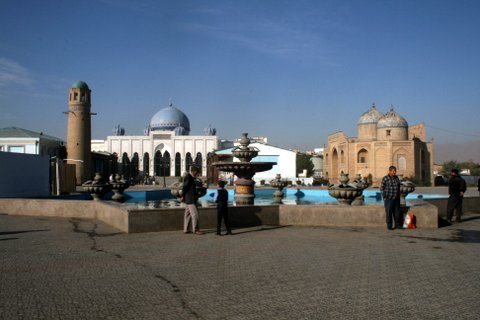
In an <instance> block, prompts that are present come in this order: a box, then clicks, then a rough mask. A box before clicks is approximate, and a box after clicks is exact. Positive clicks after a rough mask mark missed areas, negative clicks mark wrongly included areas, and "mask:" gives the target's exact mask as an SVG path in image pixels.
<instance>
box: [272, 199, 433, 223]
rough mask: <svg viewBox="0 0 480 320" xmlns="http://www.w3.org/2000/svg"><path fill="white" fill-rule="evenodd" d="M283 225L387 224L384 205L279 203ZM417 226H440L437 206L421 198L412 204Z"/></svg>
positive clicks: (280, 220) (411, 209) (280, 218)
mask: <svg viewBox="0 0 480 320" xmlns="http://www.w3.org/2000/svg"><path fill="white" fill-rule="evenodd" d="M279 211H280V212H279V222H280V225H297V226H331V227H386V222H385V220H386V219H385V208H384V207H383V205H367V206H342V205H318V206H310V205H309V206H280V209H279ZM409 212H413V214H414V215H415V217H416V224H417V228H438V213H437V208H436V207H435V206H433V205H431V204H428V203H425V202H421V201H418V203H417V204H415V205H412V206H411V207H410V210H409Z"/></svg>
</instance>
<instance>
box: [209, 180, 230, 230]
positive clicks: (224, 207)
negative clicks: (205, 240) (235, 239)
mask: <svg viewBox="0 0 480 320" xmlns="http://www.w3.org/2000/svg"><path fill="white" fill-rule="evenodd" d="M224 187H225V181H221V180H220V181H218V189H217V191H216V192H215V196H214V197H213V200H214V201H215V203H216V204H217V233H216V234H217V236H220V235H221V233H220V229H221V226H222V219H223V222H224V223H225V228H226V229H227V233H225V234H230V235H231V234H232V228H231V227H230V220H229V219H228V191H227V190H225V188H224Z"/></svg>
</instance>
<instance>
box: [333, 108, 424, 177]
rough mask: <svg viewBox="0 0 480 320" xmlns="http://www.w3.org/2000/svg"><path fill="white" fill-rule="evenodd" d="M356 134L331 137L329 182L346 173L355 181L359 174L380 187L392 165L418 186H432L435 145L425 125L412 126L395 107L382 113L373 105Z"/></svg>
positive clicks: (337, 133)
mask: <svg viewBox="0 0 480 320" xmlns="http://www.w3.org/2000/svg"><path fill="white" fill-rule="evenodd" d="M357 133H358V136H357V137H348V136H346V135H345V133H343V132H342V131H340V132H336V133H333V134H331V135H329V136H328V146H327V148H326V151H325V154H324V174H325V175H326V177H327V178H328V179H329V180H330V183H337V182H338V177H339V175H340V173H341V172H344V173H348V174H349V176H350V178H351V179H352V180H353V178H354V177H355V176H356V175H357V174H360V175H361V176H362V178H367V179H371V181H372V183H373V185H374V186H378V185H379V184H380V182H381V179H382V178H383V176H385V174H387V172H388V167H389V166H391V165H394V166H396V167H397V174H399V175H403V176H404V177H406V178H409V179H411V180H413V181H414V182H415V183H417V184H420V185H428V184H431V183H433V180H432V179H433V177H432V168H433V142H431V141H430V142H427V141H426V132H425V125H424V124H423V123H421V124H417V125H412V126H409V125H408V122H407V120H405V118H404V117H402V116H401V115H400V114H398V113H397V112H396V111H395V110H394V109H393V107H392V108H391V109H390V110H389V111H388V112H386V113H382V112H380V111H378V110H377V108H376V106H375V104H373V105H372V107H371V108H370V109H369V110H368V111H366V112H364V113H363V114H362V115H361V116H360V118H359V119H358V122H357Z"/></svg>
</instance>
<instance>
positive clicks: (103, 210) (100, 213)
mask: <svg viewBox="0 0 480 320" xmlns="http://www.w3.org/2000/svg"><path fill="white" fill-rule="evenodd" d="M0 213H7V214H10V215H23V216H47V217H61V218H81V219H82V218H84V219H98V220H100V221H103V222H105V223H107V224H109V225H111V226H112V227H114V228H117V229H119V230H121V231H123V232H128V211H126V210H122V209H121V208H120V207H119V206H115V205H111V204H110V203H109V202H105V201H85V200H52V199H0Z"/></svg>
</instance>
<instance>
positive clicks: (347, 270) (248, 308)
mask: <svg viewBox="0 0 480 320" xmlns="http://www.w3.org/2000/svg"><path fill="white" fill-rule="evenodd" d="M207 231H208V232H207V234H205V235H200V236H198V235H192V234H184V233H183V232H181V231H174V232H157V233H141V234H125V233H120V232H119V231H118V230H116V229H114V228H112V227H110V226H108V225H106V224H104V223H102V222H99V221H95V220H81V219H65V218H46V217H27V216H8V215H2V214H0V319H478V315H479V314H480V304H479V303H478V298H479V296H480V268H479V266H480V215H475V214H469V213H467V214H466V215H465V216H464V222H462V223H460V224H454V225H451V226H448V227H443V228H440V229H433V230H429V229H416V230H393V231H388V230H386V229H385V228H325V227H288V226H286V227H271V226H260V227H254V228H245V229H236V230H234V235H233V236H216V235H215V234H214V230H207Z"/></svg>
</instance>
